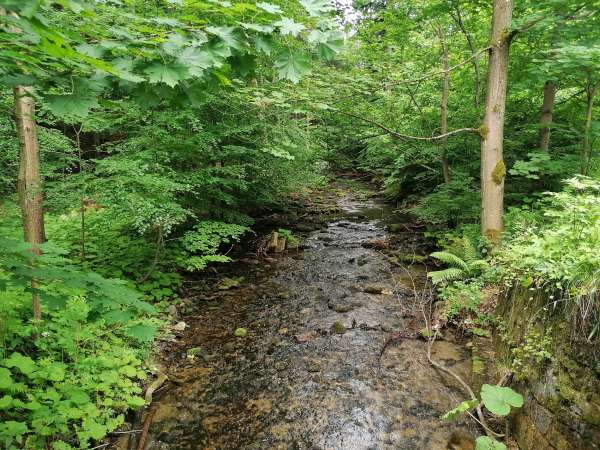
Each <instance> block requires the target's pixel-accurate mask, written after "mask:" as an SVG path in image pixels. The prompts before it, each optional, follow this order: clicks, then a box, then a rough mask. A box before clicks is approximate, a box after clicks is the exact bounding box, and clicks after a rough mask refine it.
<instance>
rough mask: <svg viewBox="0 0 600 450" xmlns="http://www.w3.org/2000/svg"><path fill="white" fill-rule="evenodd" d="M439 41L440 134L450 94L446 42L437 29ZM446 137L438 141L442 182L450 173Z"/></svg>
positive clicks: (445, 123) (446, 118) (446, 116)
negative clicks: (441, 74)
mask: <svg viewBox="0 0 600 450" xmlns="http://www.w3.org/2000/svg"><path fill="white" fill-rule="evenodd" d="M438 33H439V35H440V43H441V45H442V63H443V65H444V76H443V78H442V100H441V102H440V134H442V135H443V134H446V133H447V132H448V97H449V95H450V62H449V56H448V44H446V40H445V39H444V31H443V30H442V28H441V27H440V28H439V29H438ZM447 148H448V138H444V139H442V141H441V143H440V160H441V163H442V174H443V176H444V183H449V182H450V180H451V177H452V175H451V174H450V164H449V163H448V155H447Z"/></svg>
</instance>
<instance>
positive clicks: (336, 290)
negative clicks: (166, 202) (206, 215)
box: [146, 192, 474, 450]
mask: <svg viewBox="0 0 600 450" xmlns="http://www.w3.org/2000/svg"><path fill="white" fill-rule="evenodd" d="M337 203H338V205H339V207H341V210H342V212H341V213H340V214H339V215H338V216H337V217H336V218H334V219H332V220H331V222H329V223H327V224H325V225H323V227H322V228H321V229H320V230H316V231H313V232H310V233H306V234H305V236H304V237H303V238H302V243H303V250H300V251H299V252H291V253H289V254H286V255H284V256H280V257H278V258H277V259H276V260H275V261H273V260H271V261H270V263H267V262H260V260H254V266H253V267H254V269H253V270H254V271H255V272H256V274H255V275H256V276H254V277H247V281H246V282H245V283H242V285H241V286H240V287H238V288H235V289H231V290H229V291H226V292H224V293H223V294H222V295H219V296H218V297H215V298H214V299H208V300H207V299H204V300H203V301H202V302H201V303H200V304H198V305H197V307H196V308H195V309H194V311H193V312H192V313H191V314H189V315H188V316H186V317H184V320H185V321H186V322H187V324H188V329H187V330H186V331H185V335H184V336H180V339H178V340H175V342H173V343H171V344H169V347H168V353H169V355H168V358H167V359H168V362H166V363H165V364H168V365H169V367H167V369H168V371H169V373H170V374H173V373H174V374H176V377H177V378H178V379H179V383H178V384H174V385H172V386H171V387H170V388H168V389H165V391H164V393H163V394H162V395H161V396H159V398H158V404H157V409H156V411H155V414H154V417H153V421H152V426H151V428H150V434H149V437H148V442H147V445H146V448H147V449H323V450H325V449H327V450H329V449H331V450H334V449H340V450H341V449H344V450H353V449H356V450H358V449H432V450H436V449H446V448H462V447H452V446H449V444H448V443H449V441H450V439H451V436H452V435H453V434H454V435H455V436H456V435H457V434H459V435H463V434H465V433H472V432H474V430H473V429H472V425H471V424H469V423H466V422H453V423H447V422H444V421H442V420H441V419H440V416H441V415H442V414H443V413H444V412H445V411H447V410H448V409H450V408H452V407H453V406H454V405H456V404H457V403H458V402H460V401H461V400H463V399H464V394H463V393H462V392H461V391H460V390H459V389H458V388H457V387H456V383H455V382H453V381H452V380H450V379H448V378H447V377H446V376H444V375H443V374H441V373H438V372H437V371H435V370H434V369H433V368H431V367H430V366H429V365H428V364H427V362H426V358H425V350H426V343H425V342H423V341H421V340H416V339H408V340H405V341H403V342H402V343H401V344H400V345H394V346H390V347H389V348H388V350H387V351H386V352H385V354H384V355H383V357H382V359H381V361H379V359H378V356H379V352H380V350H381V348H382V345H383V344H384V342H385V341H386V339H387V337H389V336H390V334H391V333H392V332H398V331H403V330H408V329H410V328H411V327H412V329H413V331H414V330H418V329H419V328H421V327H422V324H421V323H422V322H421V319H420V312H419V311H415V310H414V292H413V288H412V286H411V282H410V279H411V278H413V279H414V280H416V281H417V285H419V282H421V283H422V281H423V276H424V270H423V267H419V265H412V266H410V267H409V268H408V272H406V270H401V269H399V268H396V269H390V267H389V263H388V259H387V257H386V256H385V255H384V254H383V253H381V252H380V251H378V250H375V249H373V248H369V247H372V246H371V245H369V243H372V242H374V241H378V242H382V241H385V240H386V239H387V238H388V234H387V232H386V224H387V223H390V222H398V221H402V218H398V217H394V216H393V213H392V212H391V211H390V210H389V208H387V207H386V206H384V205H383V204H382V203H380V202H379V201H378V200H377V199H375V200H374V199H366V198H364V197H361V196H358V195H356V194H355V193H351V192H350V193H345V194H343V195H340V196H339V197H338V199H337ZM399 236H401V237H400V238H396V241H395V242H396V244H395V245H399V246H400V248H401V249H402V250H404V251H407V252H412V251H413V250H414V249H415V246H418V245H419V244H418V242H419V239H418V236H417V235H415V234H414V233H404V234H401V235H399ZM267 264H268V266H267ZM374 286H375V287H374ZM377 291H379V293H377ZM368 292H372V293H368ZM411 305H412V306H411ZM238 327H244V328H246V329H247V330H248V334H247V335H246V336H245V337H235V336H234V335H233V331H234V330H235V329H236V328H238ZM190 347H200V348H201V349H202V351H203V352H205V354H206V355H209V356H208V357H206V358H200V357H196V358H194V359H193V360H190V359H189V358H187V357H186V350H187V349H189V348H190ZM433 356H434V358H436V359H437V360H439V361H441V362H443V363H444V364H446V365H447V366H449V367H452V369H453V370H455V371H456V372H457V373H459V374H461V376H462V377H464V378H465V379H467V380H468V379H469V377H470V372H471V361H470V356H469V352H468V351H467V350H466V349H465V348H463V347H462V346H461V345H459V344H458V343H455V342H454V341H452V340H441V341H439V342H436V343H435V344H434V349H433ZM465 448H468V447H465Z"/></svg>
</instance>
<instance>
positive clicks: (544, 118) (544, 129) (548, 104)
mask: <svg viewBox="0 0 600 450" xmlns="http://www.w3.org/2000/svg"><path fill="white" fill-rule="evenodd" d="M555 97H556V84H555V83H554V81H546V83H545V84H544V101H543V102H542V109H541V110H540V150H541V151H543V152H547V151H548V149H549V148H550V125H551V124H552V115H553V114H554V98H555Z"/></svg>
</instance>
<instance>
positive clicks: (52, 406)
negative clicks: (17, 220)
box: [0, 239, 158, 450]
mask: <svg viewBox="0 0 600 450" xmlns="http://www.w3.org/2000/svg"><path fill="white" fill-rule="evenodd" d="M42 251H43V252H44V253H43V254H42V255H41V256H35V255H33V254H32V253H31V251H30V246H29V245H28V244H26V243H23V242H20V241H14V240H8V239H3V240H1V241H0V284H1V285H2V287H3V290H2V291H0V317H2V321H0V343H1V349H0V419H1V422H2V425H0V442H2V444H3V446H4V448H8V449H17V448H23V447H25V448H46V447H48V446H52V447H53V448H55V449H57V450H58V449H61V450H62V449H67V448H71V447H75V448H88V446H89V443H90V441H95V440H98V439H102V438H103V437H104V436H105V435H106V434H107V433H108V432H109V431H112V430H114V429H116V428H117V427H118V426H119V425H121V424H122V423H123V420H124V413H125V412H126V411H127V409H129V408H132V407H139V406H141V405H143V404H144V400H143V399H142V398H140V397H139V395H138V394H139V393H140V392H141V387H140V385H139V381H140V380H142V379H144V378H145V376H146V374H145V370H144V369H143V366H142V359H143V358H144V356H145V354H146V352H147V351H148V345H149V343H150V342H151V341H152V340H153V338H154V334H155V331H156V329H157V326H158V322H157V320H156V319H154V318H152V314H153V312H154V308H153V307H152V306H150V305H149V304H147V303H145V302H143V301H142V300H141V298H140V295H139V294H138V293H137V292H136V291H134V290H133V289H131V288H130V287H128V284H127V283H125V282H123V281H120V280H115V279H106V278H103V277H102V276H101V275H99V274H97V273H94V272H90V271H86V270H84V269H81V268H78V267H77V266H74V265H73V264H72V262H71V261H70V260H69V259H67V258H65V257H64V256H63V255H64V252H62V251H61V250H59V249H57V248H55V247H53V246H52V245H50V244H45V245H43V246H42ZM33 280H35V281H36V285H35V287H34V289H33V292H36V293H37V294H38V295H39V297H40V300H41V304H42V310H43V315H42V319H41V320H40V321H32V320H31V317H32V314H31V302H32V288H31V286H32V284H31V283H32V281H33ZM75 437H76V439H75Z"/></svg>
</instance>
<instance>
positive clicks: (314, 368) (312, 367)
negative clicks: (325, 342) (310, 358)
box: [306, 362, 321, 373]
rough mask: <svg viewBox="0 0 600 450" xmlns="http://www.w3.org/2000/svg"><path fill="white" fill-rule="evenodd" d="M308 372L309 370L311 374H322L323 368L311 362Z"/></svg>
mask: <svg viewBox="0 0 600 450" xmlns="http://www.w3.org/2000/svg"><path fill="white" fill-rule="evenodd" d="M306 370H308V371H309V372H311V373H315V372H320V371H321V366H319V365H318V364H317V363H315V362H311V363H310V364H309V365H308V366H307V367H306Z"/></svg>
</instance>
